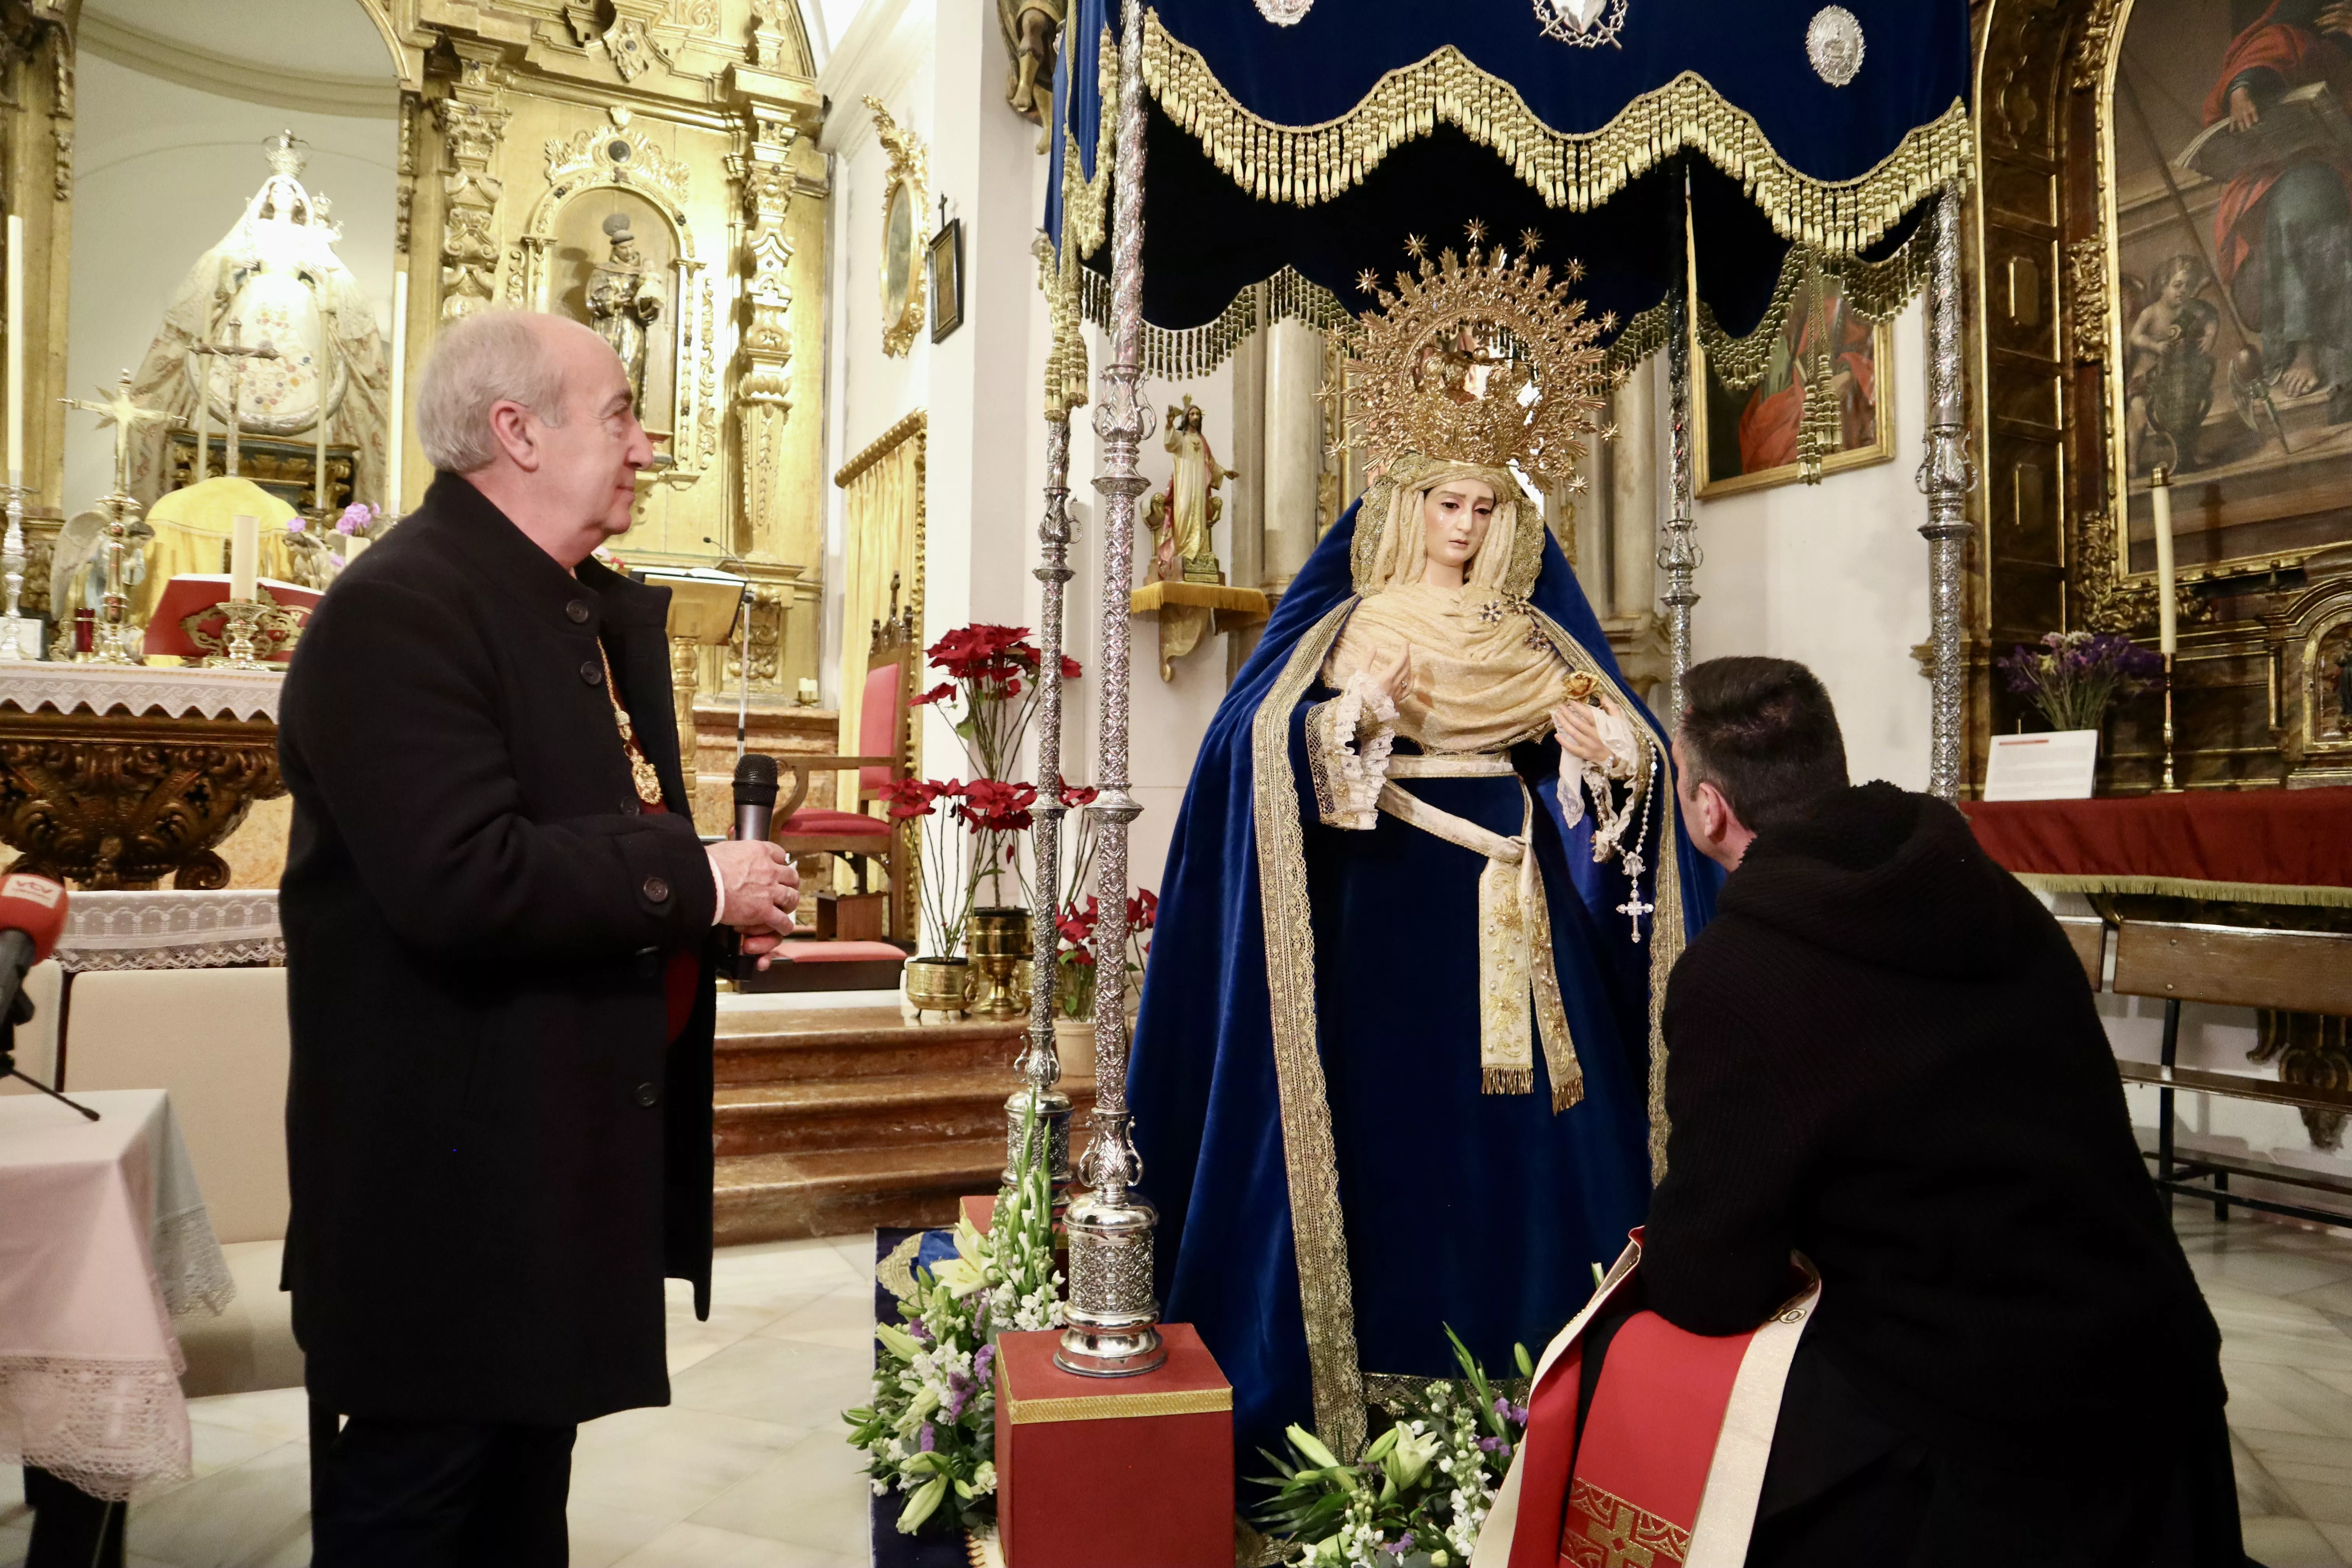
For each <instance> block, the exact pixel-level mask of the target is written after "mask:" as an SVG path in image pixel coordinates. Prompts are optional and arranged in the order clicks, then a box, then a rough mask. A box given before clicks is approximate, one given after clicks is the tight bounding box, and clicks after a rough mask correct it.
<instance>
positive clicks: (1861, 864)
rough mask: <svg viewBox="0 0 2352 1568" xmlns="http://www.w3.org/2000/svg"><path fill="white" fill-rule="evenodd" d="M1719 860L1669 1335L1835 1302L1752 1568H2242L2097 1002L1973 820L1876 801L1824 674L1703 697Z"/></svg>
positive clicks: (1702, 832)
mask: <svg viewBox="0 0 2352 1568" xmlns="http://www.w3.org/2000/svg"><path fill="white" fill-rule="evenodd" d="M1687 691H1688V709H1687V710H1686V711H1685V713H1684V714H1683V715H1682V724H1681V728H1680V730H1679V731H1678V733H1677V736H1676V740H1675V756H1676V762H1677V764H1678V765H1677V767H1676V770H1675V772H1676V776H1677V790H1678V793H1679V794H1680V796H1681V799H1682V805H1683V811H1684V814H1685V821H1686V822H1687V824H1688V826H1689V830H1690V835H1691V837H1692V839H1693V841H1694V842H1696V844H1697V845H1698V846H1699V847H1701V848H1702V849H1703V850H1704V851H1705V852H1706V854H1708V855H1709V856H1710V857H1711V858H1714V859H1716V860H1717V861H1718V862H1719V863H1721V864H1722V865H1723V866H1725V867H1726V868H1728V869H1729V870H1730V871H1731V873H1732V875H1731V877H1730V878H1729V879H1728V880H1727V882H1726V883H1725V884H1724V888H1723V892H1722V897H1721V900H1720V901H1719V904H1718V909H1717V915H1716V918H1715V921H1713V923H1712V924H1710V925H1709V926H1708V927H1707V928H1706V931H1705V932H1704V933H1703V934H1702V935H1700V936H1699V938H1698V939H1697V940H1696V942H1693V943H1692V944H1691V947H1690V951H1689V952H1687V953H1685V955H1684V957H1683V960H1682V962H1681V963H1680V964H1679V965H1678V966H1677V967H1676V968H1675V972H1674V977H1673V980H1672V982H1671V983H1670V984H1669V987H1668V990H1667V994H1666V1005H1665V1043H1666V1048H1667V1058H1666V1064H1667V1065H1666V1081H1665V1091H1666V1110H1667V1113H1668V1115H1669V1116H1670V1117H1671V1119H1672V1124H1673V1131H1672V1133H1671V1134H1670V1139H1669V1142H1668V1143H1667V1163H1666V1174H1665V1178H1664V1181H1663V1182H1662V1183H1661V1184H1660V1185H1659V1187H1658V1189H1657V1193H1656V1195H1655V1198H1654V1202H1653V1205H1652V1207H1651V1214H1650V1222H1649V1230H1648V1235H1647V1245H1646V1246H1645V1247H1644V1249H1643V1262H1642V1273H1641V1277H1640V1278H1641V1279H1642V1282H1643V1286H1644V1288H1645V1290H1646V1301H1645V1303H1644V1304H1646V1305H1647V1306H1649V1307H1650V1308H1652V1309H1654V1310H1656V1311H1657V1312H1658V1313H1659V1314H1660V1315H1661V1316H1663V1317H1664V1318H1665V1319H1666V1320H1667V1321H1670V1322H1672V1323H1674V1324H1675V1326H1676V1327H1679V1328H1682V1329H1685V1330H1687V1331H1691V1332H1694V1333H1700V1334H1728V1333H1735V1332H1740V1331H1746V1330H1748V1329H1750V1328H1753V1327H1754V1326H1755V1325H1756V1324H1757V1323H1759V1322H1761V1321H1764V1320H1765V1319H1766V1318H1767V1317H1768V1316H1769V1315H1770V1314H1771V1313H1772V1312H1773V1311H1774V1310H1776V1309H1777V1308H1778V1307H1779V1306H1780V1302H1781V1301H1782V1299H1783V1298H1784V1297H1785V1296H1786V1295H1787V1294H1788V1282H1787V1281H1788V1273H1787V1270H1788V1261H1789V1255H1790V1251H1791V1250H1794V1251H1797V1252H1801V1253H1802V1254H1804V1255H1805V1256H1806V1257H1807V1258H1811V1260H1812V1262H1813V1264H1814V1265H1815V1266H1816V1267H1817V1268H1819V1269H1820V1271H1821V1275H1822V1304H1821V1307H1820V1310H1819V1311H1818V1312H1817V1314H1816V1315H1815V1318H1814V1321H1813V1322H1812V1324H1811V1327H1810V1328H1808V1330H1807V1331H1806V1332H1805V1336H1804V1338H1803V1340H1802V1341H1801V1345H1800V1349H1799V1351H1798V1353H1797V1360H1796V1363H1794V1365H1793V1366H1792V1368H1791V1371H1790V1380H1789V1384H1788V1388H1787V1392H1786V1396H1785V1398H1784V1400H1783V1403H1782V1406H1781V1411H1780V1423H1779V1426H1778V1427H1777V1428H1776V1431H1775V1436H1774V1439H1773V1446H1772V1452H1771V1459H1770V1463H1769V1468H1768V1470H1767V1475H1766V1479H1765V1483H1764V1493H1763V1498H1762V1501H1761V1504H1760V1506H1759V1510H1758V1519H1757V1524H1756V1531H1755V1534H1754V1535H1753V1536H1752V1537H1751V1539H1750V1547H1749V1555H1748V1562H1749V1563H1750V1564H1765V1563H1769V1564H1774V1565H1779V1564H1784V1563H1785V1564H1800V1563H1801V1564H1807V1565H1809V1568H1811V1565H1832V1564H1868V1565H1871V1568H1879V1565H1882V1564H1884V1565H1889V1568H1893V1565H1903V1564H1928V1563H1935V1564H1943V1563H1950V1564H1955V1565H1958V1564H1962V1563H1967V1564H1978V1563H2001V1564H2004V1565H2005V1568H2024V1565H2028V1564H2052V1565H2056V1564H2066V1565H2068V1568H2074V1565H2077V1564H2080V1565H2084V1568H2089V1565H2093V1564H2099V1565H2108V1564H2112V1565H2114V1568H2170V1565H2174V1564H2179V1565H2183V1568H2186V1565H2189V1564H2196V1565H2200V1568H2204V1565H2215V1568H2224V1565H2226V1568H2238V1565H2239V1564H2240V1563H2242V1562H2243V1561H2244V1553H2243V1552H2242V1548H2241V1546H2240V1542H2239V1532H2238V1512H2237V1498H2236V1492H2235V1488H2234V1486H2233V1484H2232V1481H2231V1463H2230V1449H2229V1435H2228V1430H2227V1428H2226V1426H2224V1423H2223V1419H2222V1402H2223V1400H2224V1399H2225V1397H2226V1394H2225V1392H2224V1390H2223V1387H2222V1382H2221V1365H2220V1361H2219V1349H2220V1335H2219V1333H2218V1331H2216V1330H2215V1328H2214V1324H2213V1318H2212V1314H2211V1313H2210V1312H2209V1311H2208V1310H2206V1307H2205V1302H2204V1300H2203V1298H2202V1297H2201V1296H2200V1293H2199V1291H2198V1288H2197V1282H2196V1280H2195V1279H2194V1278H2193V1277H2192V1276H2191V1275H2190V1273H2189V1264H2188V1260H2187V1259H2186V1258H2184V1257H2183V1256H2182V1254H2181V1250H2180V1247H2179V1243H2178V1242H2177V1241H2176V1240H2175V1239H2174V1237H2173V1234H2172V1230H2171V1226H2170V1224H2169V1222H2168V1218H2167V1216H2166V1214H2165V1210H2164V1205H2163V1203H2162V1201H2161V1200H2160V1199H2159V1198H2158V1194H2157V1192H2156V1189H2155V1187H2154V1185H2153V1184H2151V1182H2150V1180H2149V1178H2148V1175H2147V1169H2146V1167H2145V1166H2144V1165H2143V1164H2142V1163H2141V1160H2140V1155H2139V1151H2138V1146H2137V1143H2136V1142H2134V1139H2133V1135H2132V1130H2131V1124H2130V1121H2129V1118H2128V1115H2127V1113H2126V1109H2125V1105H2124V1097H2123V1089H2122V1087H2121V1084H2120V1083H2119V1081H2118V1079H2117V1077H2116V1068H2115V1065H2114V1058H2113V1056H2112V1054H2111V1052H2110V1049H2109V1047H2108V1044H2107V1040H2106V1036H2105V1031H2104V1030H2103V1029H2102V1027H2101V1026H2100V1022H2099V1018H2098V1015H2097V1012H2096V1010H2095V1007H2094V1005H2093V1003H2092V1001H2091V994H2090V990H2089V988H2088V987H2087V986H2085V985H2084V981H2083V972H2082V969H2081V967H2080V966H2079V964H2078V963H2076V961H2075V958H2074V953H2073V952H2072V950H2071V949H2070V948H2069V946H2068V944H2067V942H2066V939H2065V936H2064V934H2063V932H2062V931H2060V930H2059V928H2058V926H2057V923H2056V922H2055V921H2053V920H2052V919H2051V917H2050V915H2049V914H2048V912H2047V911H2046V910H2043V908H2042V905H2041V903H2040V902H2039V901H2038V900H2036V899H2035V898H2034V897H2033V895H2032V893H2030V892H2028V891H2027V890H2026V889H2024V888H2023V887H2022V886H2021V885H2020V884H2019V883H2018V881H2017V879H2015V878H2013V877H2011V875H2010V874H2009V873H2008V872H2007V871H2004V870H2003V869H2002V868H2000V866H1998V865H1996V864H1995V863H1994V862H1993V861H1992V860H1991V859H1990V858H1988V857H1987V856H1986V855H1985V854H1984V852H1983V851H1982V850H1981V849H1979V847H1977V843H1976V840H1975V838H1974V837H1973V836H1972V835H1971V834H1970V832H1969V826H1968V824H1967V822H1966V821H1965V820H1964V819H1963V818H1962V817H1961V816H1960V814H1959V813H1958V812H1957V811H1955V810H1953V809H1952V807H1950V806H1949V805H1946V804H1944V803H1943V802H1941V801H1939V800H1935V799H1932V798H1930V797H1928V796H1926V795H1912V794H1908V793H1906V792H1905V791H1902V790H1899V789H1896V788H1895V787H1894V786H1893V785H1891V784H1864V785H1863V786H1861V787H1860V788H1850V787H1848V785H1847V783H1846V770H1845V747H1844V742H1843V739H1842V738H1841V737H1840V734H1839V731H1838V724H1837V716H1836V714H1835V713H1834V712H1833V711H1832V709H1831V706H1830V700H1829V694H1828V693H1827V692H1826V691H1824V690H1823V689H1822V684H1821V682H1820V681H1819V680H1817V679H1814V677H1813V675H1812V673H1811V671H1810V670H1807V669H1806V668H1804V667H1803V666H1802V665H1799V664H1792V663H1790V662H1789V661H1787V660H1785V659H1767V658H1723V659H1715V660H1712V661H1710V662H1708V663H1706V664H1702V665H1699V666H1698V667H1697V668H1694V669H1693V670H1692V671H1691V672H1690V676H1689V685H1688V687H1687Z"/></svg>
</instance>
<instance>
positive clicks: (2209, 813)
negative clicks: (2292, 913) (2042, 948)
mask: <svg viewBox="0 0 2352 1568" xmlns="http://www.w3.org/2000/svg"><path fill="white" fill-rule="evenodd" d="M1962 809H1963V810H1965V811H1966V812H1967V813H1968V816H1969V826H1971V827H1973V828H1974V829H1975V830H1976V836H1977V842H1978V843H1979V844H1981V845H1982V846H1984V850H1985V853H1986V854H1988V855H1990V856H1991V857H1992V858H1994V859H1996V860H1998V861H2000V863H2001V864H2002V865H2003V866H2006V867H2008V868H2009V869H2010V870H2011V871H2013V872H2015V873H2016V874H2017V875H2018V876H2019V877H2021V878H2022V879H2025V880H2026V881H2027V882H2029V883H2030V884H2032V885H2033V886H2036V887H2041V888H2044V889H2050V890H2053V891H2068V892H2085V893H2171V894H2176V895H2179V896H2181V897H2186V898H2203V899H2238V900H2252V901H2263V900H2271V901H2278V902H2287V903H2332V902H2338V901H2347V895H2346V894H2345V893H2344V891H2343V889H2347V888H2352V789H2304V790H2284V789H2266V790H2246V791H2243V792H2241V793H2231V794H2223V793H2219V792H2210V791H2200V792H2197V793H2195V794H2181V795H2136V796H2123V797H2119V798H2116V799H2109V800H2018V801H1973V802H1970V803H1969V804H1968V805H1965V806H1963V807H1962Z"/></svg>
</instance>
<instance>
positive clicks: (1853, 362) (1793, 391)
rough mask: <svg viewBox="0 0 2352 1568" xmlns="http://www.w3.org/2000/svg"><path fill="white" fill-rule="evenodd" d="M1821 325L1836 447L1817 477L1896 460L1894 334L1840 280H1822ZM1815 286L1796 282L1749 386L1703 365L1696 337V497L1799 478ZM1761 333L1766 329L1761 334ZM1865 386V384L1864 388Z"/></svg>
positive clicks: (1699, 340) (1693, 348)
mask: <svg viewBox="0 0 2352 1568" xmlns="http://www.w3.org/2000/svg"><path fill="white" fill-rule="evenodd" d="M1818 286H1819V287H1820V288H1821V289H1824V290H1826V295H1825V304H1826V306H1827V314H1826V317H1825V319H1824V321H1822V325H1823V326H1825V327H1826V328H1827V330H1828V331H1829V333H1830V341H1831V342H1832V345H1833V348H1832V353H1831V354H1830V355H1829V361H1830V365H1831V372H1832V376H1833V378H1834V381H1833V384H1834V385H1835V386H1836V388H1837V395H1838V412H1839V425H1840V443H1839V445H1838V447H1837V448H1836V449H1835V450H1833V451H1831V452H1828V453H1825V454H1824V455H1823V456H1822V463H1821V472H1822V474H1823V475H1825V476H1826V475H1829V474H1836V473H1843V472H1844V471H1846V470H1847V469H1850V468H1867V467H1869V466H1870V465H1872V464H1874V463H1885V462H1891V461H1892V460H1893V459H1894V457H1895V405H1894V395H1893V390H1892V388H1891V387H1890V386H1889V384H1888V383H1889V382H1890V380H1891V379H1892V371H1893V364H1894V355H1895V335H1894V331H1893V328H1892V325H1891V323H1889V322H1886V321H1872V320H1870V319H1869V318H1868V317H1866V316H1864V315H1862V314H1861V313H1860V312H1858V311H1854V310H1850V309H1848V308H1847V306H1846V304H1845V301H1844V296H1843V291H1842V289H1841V286H1840V284H1839V282H1838V279H1836V278H1834V277H1832V276H1829V275H1827V274H1824V275H1822V277H1821V278H1820V279H1819V284H1818ZM1814 288H1815V285H1814V284H1811V283H1808V284H1805V285H1803V286H1801V287H1800V288H1799V289H1798V290H1797V293H1796V296H1795V298H1793V299H1792V300H1790V303H1789V310H1788V314H1787V316H1786V317H1785V318H1783V320H1782V321H1780V325H1779V326H1778V328H1777V329H1775V331H1777V334H1778V337H1779V342H1776V343H1774V345H1773V348H1772V353H1771V355H1770V362H1769V368H1768V369H1767V371H1766V373H1765V375H1764V378H1763V379H1762V380H1760V381H1759V382H1757V383H1756V384H1753V385H1751V386H1747V387H1734V386H1731V385H1729V384H1727V383H1726V382H1725V380H1724V378H1723V377H1722V375H1721V374H1718V372H1717V370H1716V369H1715V368H1714V367H1712V366H1711V365H1710V364H1709V363H1708V362H1707V354H1706V342H1705V339H1704V338H1703V337H1702V336H1700V335H1699V334H1696V333H1694V334H1693V336H1692V343H1691V373H1692V374H1691V385H1692V387H1693V389H1694V391H1695V392H1696V403H1697V407H1696V409H1695V410H1694V413H1695V415H1696V417H1695V418H1694V419H1693V420H1692V421H1691V426H1692V430H1691V438H1692V446H1691V463H1692V470H1693V472H1694V473H1695V474H1696V477H1697V480H1698V499H1699V500H1717V499H1719V498H1721V497H1724V496H1734V495H1745V494H1747V493H1748V492H1749V491H1751V490H1761V489H1772V488H1773V487H1775V486H1778V485H1785V484H1792V483H1795V482H1798V481H1800V480H1801V479H1803V478H1804V477H1805V472H1804V465H1803V463H1802V462H1801V461H1800V460H1799V459H1798V458H1797V457H1796V438H1797V432H1798V427H1799V425H1800V423H1801V420H1802V418H1803V416H1804V405H1805V398H1806V389H1807V386H1808V384H1809V381H1808V375H1809V372H1808V368H1807V364H1808V361H1809V360H1810V359H1811V357H1812V355H1811V331H1812V330H1813V326H1814V323H1813V311H1814V294H1813V289H1814ZM1761 330H1763V329H1760V328H1759V331H1761ZM1865 383H1866V384H1865Z"/></svg>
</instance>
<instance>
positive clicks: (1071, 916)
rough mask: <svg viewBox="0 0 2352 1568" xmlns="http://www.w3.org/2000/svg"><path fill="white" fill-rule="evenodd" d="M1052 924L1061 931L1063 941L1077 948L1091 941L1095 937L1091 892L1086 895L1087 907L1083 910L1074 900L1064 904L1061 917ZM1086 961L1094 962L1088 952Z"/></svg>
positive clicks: (1093, 906) (1093, 903)
mask: <svg viewBox="0 0 2352 1568" xmlns="http://www.w3.org/2000/svg"><path fill="white" fill-rule="evenodd" d="M1054 926H1055V930H1057V931H1060V932H1061V933H1062V940H1063V941H1064V942H1069V943H1071V944H1073V945H1074V946H1076V947H1079V948H1084V947H1085V946H1086V944H1087V942H1092V941H1093V940H1094V937H1095V900H1094V898H1093V896H1092V895H1091V894H1089V895H1088V896H1087V907H1086V909H1085V910H1083V911H1081V910H1079V909H1078V906H1077V904H1076V902H1075V901H1074V902H1072V903H1070V904H1067V905H1066V906H1064V908H1063V910H1062V917H1061V919H1059V920H1057V921H1055V922H1054ZM1093 962H1094V958H1093V955H1092V954H1088V956H1087V963H1093Z"/></svg>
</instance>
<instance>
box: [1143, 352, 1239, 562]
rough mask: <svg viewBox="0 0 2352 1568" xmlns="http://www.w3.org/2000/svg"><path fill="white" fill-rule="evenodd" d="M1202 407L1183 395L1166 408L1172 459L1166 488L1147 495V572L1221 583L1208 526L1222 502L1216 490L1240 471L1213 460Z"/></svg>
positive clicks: (1217, 515) (1221, 510) (1167, 440)
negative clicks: (1175, 404)
mask: <svg viewBox="0 0 2352 1568" xmlns="http://www.w3.org/2000/svg"><path fill="white" fill-rule="evenodd" d="M1202 412H1203V410H1202V408H1201V406H1200V405H1198V404H1196V403H1194V402H1193V401H1192V397H1191V396H1190V395H1186V397H1185V399H1184V403H1183V405H1182V406H1181V407H1177V408H1171V409H1169V410H1168V433H1167V437H1166V438H1165V440H1164V441H1163V442H1162V445H1164V446H1165V447H1167V448H1168V450H1169V451H1170V452H1171V454H1173V455H1174V457H1175V458H1176V468H1175V472H1174V473H1173V474H1171V476H1170V477H1169V480H1168V487H1167V488H1166V489H1163V490H1161V491H1160V493H1159V494H1158V495H1156V496H1153V497H1152V498H1151V506H1150V510H1149V511H1147V512H1146V514H1145V517H1144V521H1146V522H1147V523H1148V524H1149V525H1150V529H1151V537H1152V546H1153V548H1152V552H1151V574H1152V575H1153V576H1154V577H1157V578H1159V579H1160V581H1162V582H1167V583H1222V582H1223V581H1224V580H1225V574H1224V571H1223V568H1222V567H1221V566H1219V565H1218V563H1217V554H1216V551H1215V549H1214V548H1213V546H1212V545H1211V543H1210V541H1209V530H1210V529H1211V528H1212V527H1213V526H1215V524H1216V521H1217V520H1218V519H1219V518H1220V517H1222V516H1223V515H1224V510H1225V503H1224V502H1223V500H1221V499H1220V498H1219V497H1218V496H1217V494H1216V491H1218V490H1219V489H1223V486H1224V482H1225V481H1226V480H1227V479H1237V478H1239V477H1240V476H1239V475H1238V474H1236V473H1235V472H1234V470H1233V469H1231V468H1222V467H1220V466H1219V465H1218V463H1217V455H1216V453H1214V452H1213V451H1211V450H1210V449H1209V438H1208V437H1206V436H1204V435H1203V434H1202V432H1201V418H1202Z"/></svg>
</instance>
